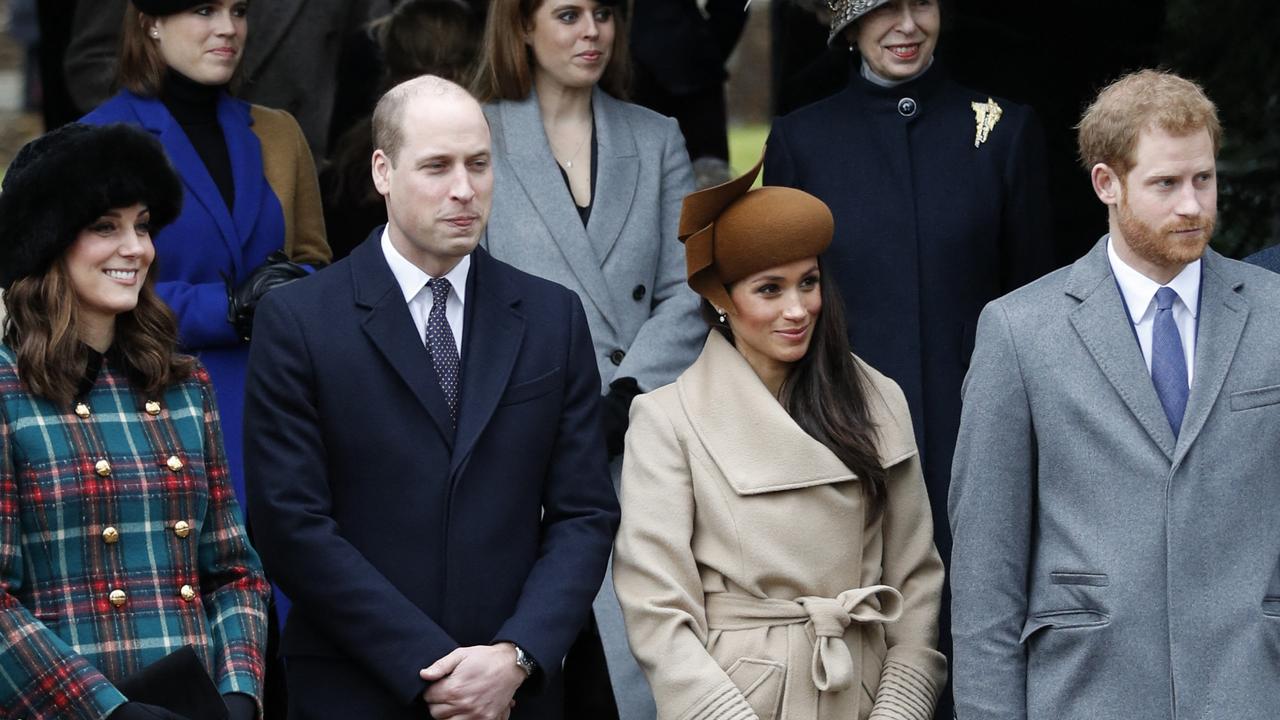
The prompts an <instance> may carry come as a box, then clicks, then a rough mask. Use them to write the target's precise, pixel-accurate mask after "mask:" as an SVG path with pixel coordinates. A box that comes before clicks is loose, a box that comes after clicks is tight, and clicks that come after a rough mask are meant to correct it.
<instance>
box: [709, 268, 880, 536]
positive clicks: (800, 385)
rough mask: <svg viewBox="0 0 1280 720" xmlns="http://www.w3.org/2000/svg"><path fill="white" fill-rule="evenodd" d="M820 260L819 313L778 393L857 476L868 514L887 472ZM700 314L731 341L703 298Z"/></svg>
mask: <svg viewBox="0 0 1280 720" xmlns="http://www.w3.org/2000/svg"><path fill="white" fill-rule="evenodd" d="M822 265H823V263H822V259H821V258H819V259H818V269H819V278H820V279H819V282H818V292H819V293H821V297H822V312H820V313H818V320H817V323H816V324H815V326H814V330H813V338H812V339H811V340H810V341H809V349H808V350H807V351H806V352H805V354H804V357H802V358H800V359H799V360H797V361H796V363H795V364H794V365H793V366H792V368H791V372H790V373H789V374H788V375H787V379H786V380H784V381H783V383H782V392H781V397H780V398H779V399H780V401H781V403H782V406H783V407H784V408H786V410H787V413H788V414H789V415H791V419H793V420H795V421H796V424H797V425H799V426H800V428H801V429H802V430H804V431H805V432H806V433H808V434H809V436H810V437H812V438H813V439H814V440H817V441H818V442H820V443H822V444H823V445H825V446H826V447H827V449H829V450H831V452H833V453H835V455H836V457H837V458H839V459H840V462H842V463H844V465H845V467H847V468H849V469H850V470H852V471H853V473H854V474H855V475H857V476H858V477H859V478H860V479H861V480H862V487H863V492H864V493H865V494H866V498H867V505H868V512H867V518H868V520H870V519H873V518H876V517H878V516H879V515H880V513H881V512H882V511H883V510H884V502H885V480H886V478H887V476H888V473H887V472H885V469H884V468H883V467H881V465H880V453H879V452H878V451H877V450H876V426H875V423H874V422H873V421H872V419H871V412H870V410H869V409H868V404H867V392H868V390H869V388H870V387H871V380H870V378H868V377H867V373H866V371H865V370H863V369H862V368H861V367H860V366H859V365H858V363H857V361H856V360H854V358H853V353H852V351H851V350H850V349H849V336H848V335H847V334H846V333H847V332H848V328H847V326H846V325H845V318H844V303H843V302H842V301H841V299H840V293H839V291H838V289H837V288H836V283H835V280H834V278H833V277H832V276H831V275H829V274H827V273H825V272H823V271H822ZM702 314H703V318H704V319H705V320H706V321H707V323H708V324H709V325H711V327H713V328H715V329H717V330H719V331H720V332H722V333H724V334H725V336H726V337H727V338H728V339H729V341H730V342H732V341H733V331H732V330H730V329H729V326H728V324H727V323H720V322H717V320H718V319H719V316H718V314H717V313H716V312H715V309H714V308H712V306H711V303H710V302H708V301H706V300H703V301H702ZM837 400H838V402H837Z"/></svg>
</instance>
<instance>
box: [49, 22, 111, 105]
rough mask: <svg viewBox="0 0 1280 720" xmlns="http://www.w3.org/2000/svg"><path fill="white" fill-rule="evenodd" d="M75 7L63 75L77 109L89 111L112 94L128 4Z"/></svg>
mask: <svg viewBox="0 0 1280 720" xmlns="http://www.w3.org/2000/svg"><path fill="white" fill-rule="evenodd" d="M73 7H75V12H74V13H73V15H72V17H71V37H70V39H69V40H68V42H67V49H66V52H65V53H64V55H63V63H62V77H63V79H64V80H65V81H66V83H67V92H68V93H70V94H71V99H72V101H74V102H75V104H76V108H78V109H79V110H80V112H89V111H90V110H93V109H94V108H96V107H98V106H99V105H101V104H102V103H103V102H105V101H106V100H107V98H109V97H111V86H112V85H113V84H114V81H115V72H116V54H117V48H116V46H117V45H118V44H119V42H120V27H121V25H123V24H124V9H125V3H84V4H83V5H81V4H76V5H74V6H73Z"/></svg>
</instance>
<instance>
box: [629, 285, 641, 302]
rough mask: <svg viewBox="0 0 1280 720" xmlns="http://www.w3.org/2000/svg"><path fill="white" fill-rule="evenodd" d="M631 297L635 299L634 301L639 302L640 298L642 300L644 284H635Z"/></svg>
mask: <svg viewBox="0 0 1280 720" xmlns="http://www.w3.org/2000/svg"><path fill="white" fill-rule="evenodd" d="M631 299H632V300H635V301H636V302H640V301H641V300H643V299H644V286H643V285H637V286H636V287H635V289H634V290H632V291H631Z"/></svg>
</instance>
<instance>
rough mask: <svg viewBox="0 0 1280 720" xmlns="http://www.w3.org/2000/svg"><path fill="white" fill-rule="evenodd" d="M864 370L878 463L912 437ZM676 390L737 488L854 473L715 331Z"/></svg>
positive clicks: (907, 447) (759, 488)
mask: <svg viewBox="0 0 1280 720" xmlns="http://www.w3.org/2000/svg"><path fill="white" fill-rule="evenodd" d="M858 362H861V361H858ZM863 367H864V368H865V367H866V366H865V365H864V366H863ZM869 375H870V376H871V378H872V382H871V383H870V387H869V388H868V390H869V392H868V393H867V396H868V397H867V401H868V404H869V406H870V407H869V410H870V411H871V413H870V414H871V417H873V418H876V419H877V420H882V423H881V425H880V426H879V427H878V436H877V449H878V450H879V453H880V458H881V464H882V465H883V466H884V467H889V466H891V465H894V464H896V463H898V462H901V461H903V460H905V459H907V458H909V457H911V456H913V455H915V453H916V450H915V441H914V439H913V435H912V433H911V425H910V421H909V420H907V421H906V424H905V425H904V424H903V419H902V418H900V417H898V416H897V414H895V413H893V412H892V411H891V410H890V406H889V405H888V403H886V401H885V398H884V393H883V390H884V382H886V381H883V380H882V378H883V376H880V375H879V374H878V373H875V371H874V370H872V371H870V373H869ZM676 391H677V393H678V395H679V398H680V403H681V406H682V407H683V409H684V412H685V415H686V416H687V417H688V418H689V423H690V424H691V425H692V426H693V430H694V433H695V434H697V436H698V439H699V440H700V441H701V443H702V445H703V447H705V448H706V449H707V453H708V454H709V455H710V456H711V459H712V461H713V462H715V464H716V465H717V466H718V467H719V469H720V471H721V473H722V474H723V475H724V477H725V479H726V480H727V481H728V483H729V484H730V486H732V487H733V489H734V491H735V492H737V493H738V494H740V495H756V494H759V493H766V492H773V491H777V490H791V489H795V488H804V487H812V486H815V485H824V484H830V483H837V482H843V481H846V480H854V479H856V478H857V475H855V474H854V473H853V472H852V471H851V470H849V468H848V467H846V466H845V465H844V463H842V462H840V459H839V458H837V457H836V455H835V453H833V452H831V450H829V449H828V448H827V447H826V446H825V445H823V444H822V443H820V442H818V441H817V440H815V439H814V438H813V437H811V436H810V435H809V434H808V433H806V432H805V431H804V430H803V429H801V428H800V426H799V425H797V424H796V422H795V421H794V420H792V419H791V416H790V415H788V414H787V411H786V410H785V409H784V408H783V407H782V405H781V404H779V403H778V401H777V400H776V399H775V398H774V397H773V396H772V395H771V394H770V393H769V391H768V389H767V388H765V386H764V383H762V382H760V378H759V377H758V376H757V375H756V374H755V371H754V370H752V369H751V366H750V365H748V364H747V361H746V359H744V358H743V357H742V355H741V353H739V352H738V351H737V350H736V349H735V348H734V347H733V345H732V344H730V343H729V341H728V340H726V339H725V338H724V336H723V335H721V334H720V333H719V332H716V331H712V332H711V333H710V335H709V336H708V337H707V342H706V344H705V345H704V346H703V348H702V354H701V355H699V356H698V359H697V360H696V361H695V362H694V363H693V365H692V366H690V367H689V369H688V370H686V371H685V372H684V373H683V374H681V375H680V377H679V379H677V380H676Z"/></svg>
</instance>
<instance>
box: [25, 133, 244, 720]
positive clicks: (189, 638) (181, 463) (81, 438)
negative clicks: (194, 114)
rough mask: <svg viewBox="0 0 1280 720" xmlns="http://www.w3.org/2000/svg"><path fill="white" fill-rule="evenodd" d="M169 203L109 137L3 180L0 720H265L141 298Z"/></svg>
mask: <svg viewBox="0 0 1280 720" xmlns="http://www.w3.org/2000/svg"><path fill="white" fill-rule="evenodd" d="M181 202H182V185H181V182H180V181H179V179H178V177H177V175H176V174H175V173H174V171H173V169H172V168H171V167H170V166H169V164H168V162H167V161H166V160H165V156H164V151H163V150H162V149H161V148H160V145H159V143H158V142H156V141H155V140H154V139H153V138H151V137H150V136H149V135H147V134H146V133H144V132H142V131H140V130H137V129H134V128H130V127H127V126H124V125H112V126H108V127H102V128H93V127H89V126H86V125H81V124H71V125H67V126H64V127H63V128H61V129H59V130H57V131H55V132H53V133H51V134H49V135H47V136H44V137H41V138H38V139H36V140H34V141H32V142H31V143H30V144H28V145H27V146H26V147H25V148H23V150H22V151H21V152H19V153H18V156H17V157H16V158H15V159H14V162H13V165H11V166H10V167H9V169H8V173H7V174H6V176H5V178H4V191H3V193H0V288H3V289H4V291H5V297H4V302H5V306H6V309H7V310H8V317H7V319H6V321H5V324H4V342H3V344H0V636H3V637H4V638H5V642H4V645H3V649H0V717H6V718H27V719H28V720H46V719H47V720H100V719H101V718H108V717H109V718H110V719H111V720H175V719H176V720H181V718H189V717H228V716H227V715H226V714H225V713H227V712H228V710H229V711H230V716H229V717H230V718H231V720H250V719H251V718H256V717H258V715H259V707H260V702H261V698H262V680H263V655H264V649H265V645H266V621H267V618H266V608H267V596H268V585H267V582H266V579H265V578H264V577H263V574H262V566H261V564H260V563H259V562H258V556H257V554H256V553H255V552H254V551H253V549H252V548H251V547H250V546H249V542H248V540H247V538H246V535H245V530H244V526H243V521H242V515H241V513H240V509H239V507H238V506H237V504H236V498H235V495H234V493H233V492H232V490H231V485H230V482H229V477H228V473H227V465H226V462H225V458H224V455H223V448H222V431H221V429H220V426H219V422H218V411H217V404H216V402H215V401H214V396H213V388H212V385H211V384H210V380H209V374H208V373H207V372H206V371H205V369H204V368H203V367H202V366H201V365H200V364H199V363H198V362H197V361H195V360H194V359H192V358H191V357H189V356H185V355H179V354H177V353H176V337H177V324H176V322H175V321H174V317H173V313H172V312H170V311H169V309H168V308H167V307H165V305H164V303H163V302H161V300H160V299H159V297H158V296H157V294H156V291H155V287H156V284H157V283H156V279H155V273H154V272H153V270H154V267H153V266H152V261H153V259H154V258H155V255H156V252H155V247H154V245H153V244H152V239H151V234H152V232H153V231H158V230H160V229H161V228H163V227H164V226H165V225H167V224H168V223H170V222H171V221H172V220H173V219H174V217H175V216H177V214H178V212H179V208H180V206H181ZM184 646H185V647H184ZM186 648H189V649H186ZM175 651H177V652H175ZM193 651H194V652H193ZM184 696H185V697H184ZM157 703H158V704H157ZM165 708H168V709H167V710H166V709H165ZM170 711H173V712H170ZM175 713H180V714H175Z"/></svg>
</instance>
